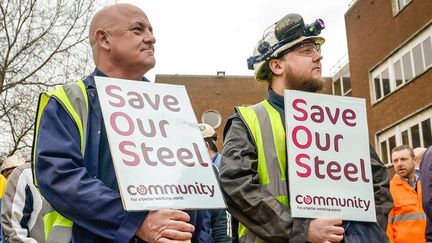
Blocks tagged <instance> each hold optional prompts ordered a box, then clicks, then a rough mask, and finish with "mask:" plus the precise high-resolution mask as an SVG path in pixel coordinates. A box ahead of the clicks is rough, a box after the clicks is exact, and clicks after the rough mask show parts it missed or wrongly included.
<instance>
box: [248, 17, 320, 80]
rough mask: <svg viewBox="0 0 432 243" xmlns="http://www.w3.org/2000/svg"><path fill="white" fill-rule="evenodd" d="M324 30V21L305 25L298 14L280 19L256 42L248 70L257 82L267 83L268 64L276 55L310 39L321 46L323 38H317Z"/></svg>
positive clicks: (318, 20) (249, 59)
mask: <svg viewBox="0 0 432 243" xmlns="http://www.w3.org/2000/svg"><path fill="white" fill-rule="evenodd" d="M322 29H324V21H323V20H321V19H317V20H316V21H315V22H314V23H312V24H309V25H305V24H304V23H303V18H302V16H301V15H299V14H295V13H291V14H288V15H286V16H285V17H283V18H282V19H280V20H279V21H278V22H276V23H275V24H273V25H272V26H270V27H269V28H267V29H266V30H265V31H264V34H263V37H262V39H261V40H260V41H259V42H258V44H257V45H256V47H255V50H254V52H253V56H251V57H249V58H248V60H247V62H248V68H249V69H251V70H252V69H253V70H254V73H255V79H256V80H257V81H258V82H266V81H267V82H268V81H269V80H267V77H268V75H267V74H268V72H270V70H269V67H268V62H269V61H270V60H271V59H274V58H278V55H279V54H280V53H282V52H283V51H285V50H288V49H289V48H291V47H293V46H295V45H297V44H299V43H302V42H303V41H305V40H309V39H312V40H314V41H315V43H317V44H319V45H322V44H323V43H324V41H325V40H324V38H322V37H320V36H318V35H319V34H320V33H321V30H322Z"/></svg>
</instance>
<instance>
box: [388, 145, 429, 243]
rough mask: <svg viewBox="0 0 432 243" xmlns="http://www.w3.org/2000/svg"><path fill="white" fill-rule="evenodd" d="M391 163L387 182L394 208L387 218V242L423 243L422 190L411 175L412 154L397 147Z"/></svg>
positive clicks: (413, 166)
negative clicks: (392, 170) (391, 174)
mask: <svg viewBox="0 0 432 243" xmlns="http://www.w3.org/2000/svg"><path fill="white" fill-rule="evenodd" d="M391 159H392V163H393V165H394V168H395V170H396V175H394V177H393V179H392V180H391V181H390V192H391V194H392V196H393V202H394V207H393V208H392V210H391V211H390V214H389V217H388V225H387V236H388V238H389V239H390V242H413V243H421V242H425V230H426V215H425V213H424V212H423V207H422V187H421V185H420V182H419V181H418V177H417V176H416V175H415V171H414V168H415V162H414V151H413V149H412V148H411V147H409V146H408V145H400V146H397V147H395V148H393V150H392V155H391Z"/></svg>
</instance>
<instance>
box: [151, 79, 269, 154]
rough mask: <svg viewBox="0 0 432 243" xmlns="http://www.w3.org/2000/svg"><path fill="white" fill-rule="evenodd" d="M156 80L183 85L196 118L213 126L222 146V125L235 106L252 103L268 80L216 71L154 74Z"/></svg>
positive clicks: (262, 95) (263, 91) (263, 94)
mask: <svg viewBox="0 0 432 243" xmlns="http://www.w3.org/2000/svg"><path fill="white" fill-rule="evenodd" d="M155 80H156V81H155V82H156V83H168V84H180V85H184V86H185V87H186V90H187V92H188V95H189V98H190V100H191V103H192V108H193V109H194V111H195V115H196V117H197V120H198V122H205V123H207V124H209V125H211V126H212V127H214V128H215V130H216V132H217V134H218V138H219V139H218V141H217V142H218V144H217V145H218V148H219V149H221V148H222V134H223V128H224V126H225V123H226V121H227V119H228V118H229V117H230V116H231V115H232V114H233V113H234V106H238V105H251V104H255V103H257V102H259V101H261V100H263V99H265V97H266V95H267V84H264V83H258V82H256V81H255V79H254V78H253V77H252V76H225V73H224V72H218V73H217V75H156V78H155Z"/></svg>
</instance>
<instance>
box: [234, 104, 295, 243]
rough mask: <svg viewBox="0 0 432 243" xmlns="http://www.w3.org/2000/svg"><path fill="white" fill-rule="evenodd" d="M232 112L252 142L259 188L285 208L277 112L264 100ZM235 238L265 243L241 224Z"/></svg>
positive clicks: (281, 133)
mask: <svg viewBox="0 0 432 243" xmlns="http://www.w3.org/2000/svg"><path fill="white" fill-rule="evenodd" d="M236 110H237V111H238V113H239V115H240V117H241V119H242V120H243V122H244V123H245V124H246V126H247V128H248V130H249V133H250V134H251V135H252V137H253V139H254V141H255V146H256V150H257V155H258V168H257V171H258V175H259V181H260V184H261V186H263V187H264V188H266V189H267V191H269V192H270V193H271V194H272V195H273V196H274V197H275V198H276V199H277V200H278V201H279V202H281V203H282V204H284V205H287V206H288V190H287V184H286V174H285V173H286V166H287V163H286V141H285V129H284V126H283V123H282V119H281V117H280V114H279V112H278V111H277V110H276V109H275V108H273V107H272V106H271V104H270V103H269V102H268V101H267V100H264V101H262V102H261V103H258V104H256V105H253V106H249V107H237V108H236ZM263 134H264V136H263ZM239 238H240V242H242V243H243V242H246V243H252V242H256V243H258V242H265V241H263V240H261V239H259V238H258V237H256V236H255V234H253V233H252V232H250V231H249V230H248V229H247V228H246V227H245V226H244V225H242V224H241V223H239Z"/></svg>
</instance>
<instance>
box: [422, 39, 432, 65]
mask: <svg viewBox="0 0 432 243" xmlns="http://www.w3.org/2000/svg"><path fill="white" fill-rule="evenodd" d="M422 44H423V54H424V57H425V68H428V67H430V66H431V65H432V44H431V38H430V37H428V38H427V39H426V40H424V41H423V42H422Z"/></svg>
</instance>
